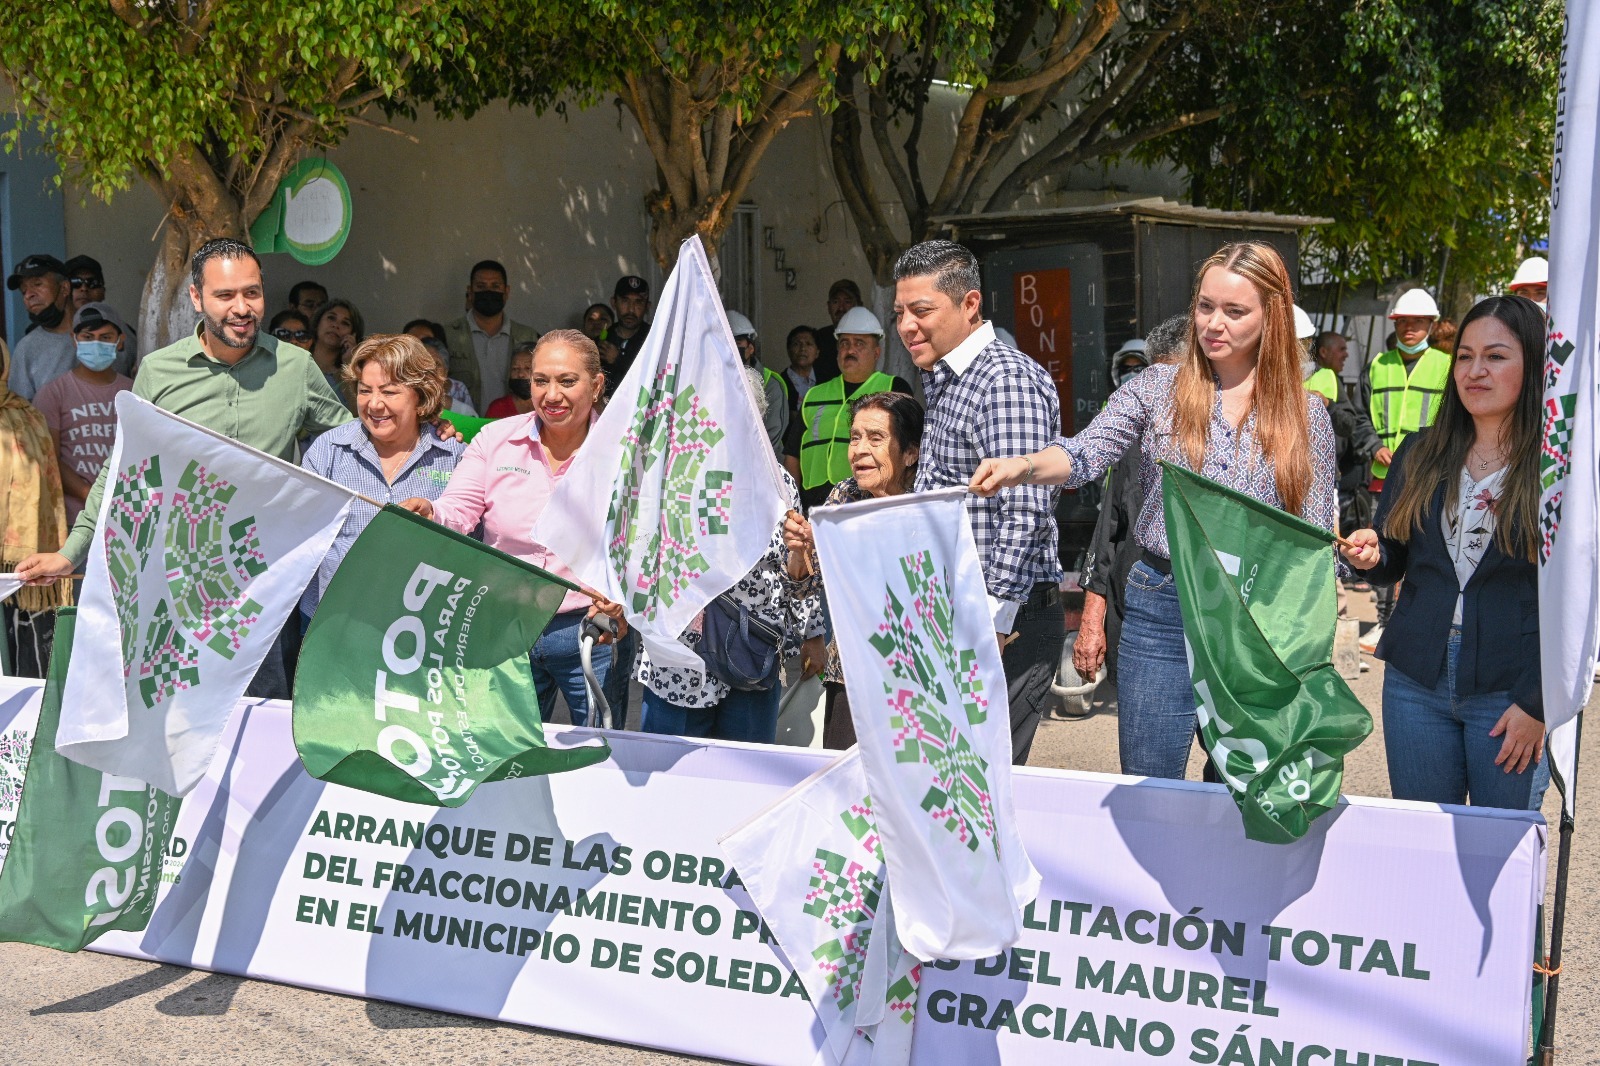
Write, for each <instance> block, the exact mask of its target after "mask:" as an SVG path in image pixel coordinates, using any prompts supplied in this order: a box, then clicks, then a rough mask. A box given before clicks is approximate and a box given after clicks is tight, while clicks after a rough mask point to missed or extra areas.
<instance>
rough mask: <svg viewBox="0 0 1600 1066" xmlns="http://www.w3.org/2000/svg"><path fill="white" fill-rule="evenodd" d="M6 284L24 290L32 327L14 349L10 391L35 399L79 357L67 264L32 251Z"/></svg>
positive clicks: (15, 289) (53, 257)
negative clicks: (69, 309)
mask: <svg viewBox="0 0 1600 1066" xmlns="http://www.w3.org/2000/svg"><path fill="white" fill-rule="evenodd" d="M6 288H8V289H10V290H11V291H12V292H16V291H17V290H18V289H21V290H22V306H23V307H25V308H27V310H28V320H29V321H30V322H32V323H33V328H32V329H30V330H29V332H28V335H27V336H25V337H23V338H22V339H21V340H20V341H18V342H17V349H16V351H14V352H12V353H11V377H10V378H9V379H8V384H9V385H10V386H11V391H12V392H14V393H16V394H17V395H18V396H21V397H22V398H23V399H24V400H28V401H29V402H32V400H33V398H34V397H35V396H37V395H38V394H39V390H40V389H41V388H43V387H44V385H45V383H46V382H48V381H53V380H54V379H56V378H58V377H60V376H61V375H62V374H65V373H66V372H67V371H69V370H71V369H72V367H73V364H74V363H75V362H76V360H77V345H76V344H75V343H74V342H73V339H72V320H71V319H70V318H69V317H68V315H67V308H68V306H69V305H70V303H71V300H72V290H71V289H70V288H69V287H68V286H67V268H66V267H65V266H63V265H62V263H61V260H59V259H57V258H56V257H55V256H53V255H30V256H28V257H27V258H26V259H24V260H23V261H22V262H20V263H18V264H17V268H16V269H15V270H13V271H12V272H11V276H10V277H9V278H7V279H6Z"/></svg>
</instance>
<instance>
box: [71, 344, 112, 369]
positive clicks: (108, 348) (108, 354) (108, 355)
mask: <svg viewBox="0 0 1600 1066" xmlns="http://www.w3.org/2000/svg"><path fill="white" fill-rule="evenodd" d="M116 358H117V346H116V344H115V343H114V342H113V341H79V342H78V362H80V363H82V364H83V365H84V366H85V367H87V368H88V369H90V370H104V369H106V368H107V367H109V366H110V365H111V364H112V363H113V362H115V361H116Z"/></svg>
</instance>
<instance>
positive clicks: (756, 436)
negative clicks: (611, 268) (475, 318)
mask: <svg viewBox="0 0 1600 1066" xmlns="http://www.w3.org/2000/svg"><path fill="white" fill-rule="evenodd" d="M743 367H744V364H743V363H742V362H741V361H740V359H739V350H738V349H737V348H736V347H734V343H733V334H732V333H731V332H730V331H729V329H728V319H727V316H726V315H725V314H724V313H723V310H722V297H721V296H720V295H719V294H718V292H717V283H716V279H714V278H713V277H712V276H711V266H710V264H709V263H707V262H706V253H705V249H704V248H703V247H701V244H700V238H698V237H691V238H690V239H689V240H687V241H685V242H683V246H682V250H681V251H680V253H679V255H678V264H677V266H675V267H673V270H672V274H671V276H670V277H668V278H667V284H666V287H665V288H664V289H663V290H662V292H661V301H660V303H659V304H657V306H656V314H655V318H654V319H652V320H651V322H650V335H649V336H648V337H646V338H645V342H644V348H643V350H642V351H640V352H639V356H638V358H636V359H635V360H634V361H633V366H632V368H631V369H629V371H628V373H627V374H626V375H625V376H624V377H623V379H622V383H621V384H620V385H618V386H617V391H616V395H615V397H614V398H613V399H612V401H611V403H610V404H608V405H607V406H606V409H605V411H604V412H603V413H602V414H601V415H600V420H599V421H598V422H596V423H595V424H594V426H593V427H592V428H591V429H590V431H589V438H588V441H587V442H586V443H585V444H584V446H583V447H582V448H581V449H579V451H578V456H577V458H576V459H574V460H573V462H572V466H571V468H569V469H568V471H567V473H566V475H565V476H563V477H562V479H561V481H560V482H559V483H558V484H557V485H556V489H555V492H554V493H553V494H552V495H551V497H550V501H549V503H548V504H546V505H545V509H544V512H543V513H542V514H541V515H540V516H539V519H538V521H536V522H535V523H534V526H533V536H534V539H535V540H537V541H539V542H540V543H541V544H544V545H545V546H546V547H548V548H549V549H550V550H551V551H553V552H554V553H555V554H556V556H557V557H558V558H560V559H562V560H563V561H565V562H566V564H567V566H569V567H571V569H572V572H573V573H574V574H577V575H578V577H579V579H580V580H582V581H583V582H584V583H585V584H587V585H589V586H590V587H591V588H593V589H596V590H597V591H599V592H602V593H604V594H605V595H606V597H607V598H608V599H612V600H615V601H617V602H618V603H620V604H622V605H623V606H624V607H625V608H626V609H627V612H628V624H629V625H631V626H633V627H634V628H636V629H637V630H639V635H640V636H641V637H642V638H643V639H644V644H645V647H646V648H647V649H649V652H650V661H651V662H652V663H654V664H655V665H657V666H676V667H679V668H688V669H692V670H700V669H701V668H702V666H703V663H702V661H701V659H700V657H699V656H698V655H696V654H695V653H694V652H692V651H690V650H689V649H688V648H687V647H685V646H684V645H683V644H681V643H680V642H679V640H678V638H679V636H680V635H681V634H682V633H683V631H684V630H685V629H687V628H688V627H689V625H690V623H692V622H693V621H694V619H695V617H696V616H697V615H699V613H700V611H701V610H702V609H703V608H704V607H705V605H706V604H707V603H709V602H711V600H712V599H714V598H715V597H716V596H718V595H719V594H721V593H722V592H724V591H726V590H727V589H729V588H732V587H733V585H734V583H735V582H737V581H738V580H739V579H740V578H742V577H744V576H745V575H746V574H748V573H749V572H750V570H751V568H753V567H754V566H755V565H756V563H757V562H759V561H760V559H761V557H762V556H763V555H765V554H766V551H767V547H768V545H770V544H771V543H772V531H773V530H774V529H776V528H777V525H778V522H779V521H780V520H781V519H782V518H783V512H784V510H785V506H786V505H785V502H784V492H783V488H782V486H781V485H780V483H779V479H778V469H777V465H776V460H775V459H774V457H773V454H772V446H771V444H769V443H768V441H767V433H766V429H765V428H763V426H762V423H761V416H760V415H759V414H757V413H756V407H755V400H754V399H753V398H752V397H751V396H750V390H749V387H748V386H747V384H746V381H745V376H744V369H743ZM607 500H609V501H610V506H609V508H607V506H606V504H605V503H604V501H607Z"/></svg>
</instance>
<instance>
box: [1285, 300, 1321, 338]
mask: <svg viewBox="0 0 1600 1066" xmlns="http://www.w3.org/2000/svg"><path fill="white" fill-rule="evenodd" d="M1291 306H1292V307H1293V308H1294V336H1295V340H1301V341H1303V340H1309V339H1310V338H1312V337H1315V336H1316V335H1317V327H1316V326H1314V325H1312V324H1311V316H1310V315H1308V314H1306V313H1305V310H1304V309H1303V308H1302V307H1301V306H1300V305H1299V304H1292V305H1291Z"/></svg>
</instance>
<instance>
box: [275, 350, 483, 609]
mask: <svg viewBox="0 0 1600 1066" xmlns="http://www.w3.org/2000/svg"><path fill="white" fill-rule="evenodd" d="M343 377H344V386H345V389H346V391H347V394H348V395H349V396H350V397H351V398H352V399H353V400H354V403H355V411H356V421H354V422H346V423H345V424H344V425H342V426H338V427H336V428H334V429H330V430H329V431H328V432H326V433H324V434H322V436H320V437H318V438H317V439H316V440H315V441H313V442H312V444H311V447H310V448H308V449H307V450H306V454H305V458H304V459H303V460H302V461H301V464H300V465H302V466H304V467H305V468H306V469H307V470H310V471H312V472H313V473H317V474H321V475H322V476H323V477H325V478H327V479H328V480H330V481H336V482H338V483H339V484H341V485H343V486H345V487H346V488H348V489H354V490H355V491H356V492H359V493H361V494H362V495H363V496H366V497H369V498H370V499H373V500H376V501H378V502H380V503H398V502H400V501H401V500H405V499H409V498H411V497H414V496H422V497H425V498H427V499H429V500H436V499H438V498H439V496H440V495H442V494H443V492H444V488H445V485H446V484H447V483H448V482H449V480H450V475H451V473H452V472H453V471H454V470H455V468H456V462H457V460H459V459H460V458H461V453H462V452H463V451H464V450H466V445H465V444H464V443H463V442H462V441H460V440H444V439H443V438H441V437H440V436H439V432H438V430H437V428H436V427H435V426H434V425H433V420H434V419H435V418H437V416H438V414H439V411H440V409H441V408H442V407H443V406H444V399H445V377H444V373H443V371H442V370H441V368H440V366H439V361H438V360H437V359H435V358H434V357H433V356H432V354H430V353H429V352H428V350H427V349H426V348H424V347H423V346H422V342H421V341H419V340H417V338H415V337H412V336H408V335H405V334H400V335H385V334H379V335H375V336H372V337H369V338H367V339H366V340H365V341H362V342H361V344H360V345H358V346H357V347H356V349H355V351H354V352H352V353H351V355H350V360H349V362H347V363H346V364H345V367H344V374H343ZM375 514H377V508H375V507H374V506H373V505H372V504H370V503H368V502H367V501H366V500H356V501H355V502H354V503H353V504H351V505H350V512H349V516H348V517H347V518H346V519H345V520H344V526H343V528H341V529H340V530H339V535H338V536H337V537H335V538H334V541H333V547H331V548H329V549H328V554H327V556H326V557H325V558H324V559H323V560H322V565H321V566H320V567H319V568H318V569H317V575H316V577H314V578H313V579H312V580H311V584H309V585H307V586H306V592H305V595H304V596H303V597H301V599H300V611H301V613H302V614H303V615H305V617H306V618H307V619H309V618H310V617H311V615H312V614H313V613H314V612H315V611H316V609H317V604H318V603H319V602H320V601H321V599H322V592H323V590H324V589H326V588H327V587H328V582H329V580H331V579H332V577H333V572H334V571H335V570H337V569H339V564H340V563H341V562H343V561H344V556H345V553H346V552H348V551H349V550H350V545H352V544H354V543H355V540H356V538H357V537H358V536H360V535H361V531H362V530H363V529H365V528H367V523H368V522H370V521H372V516H373V515H375Z"/></svg>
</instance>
